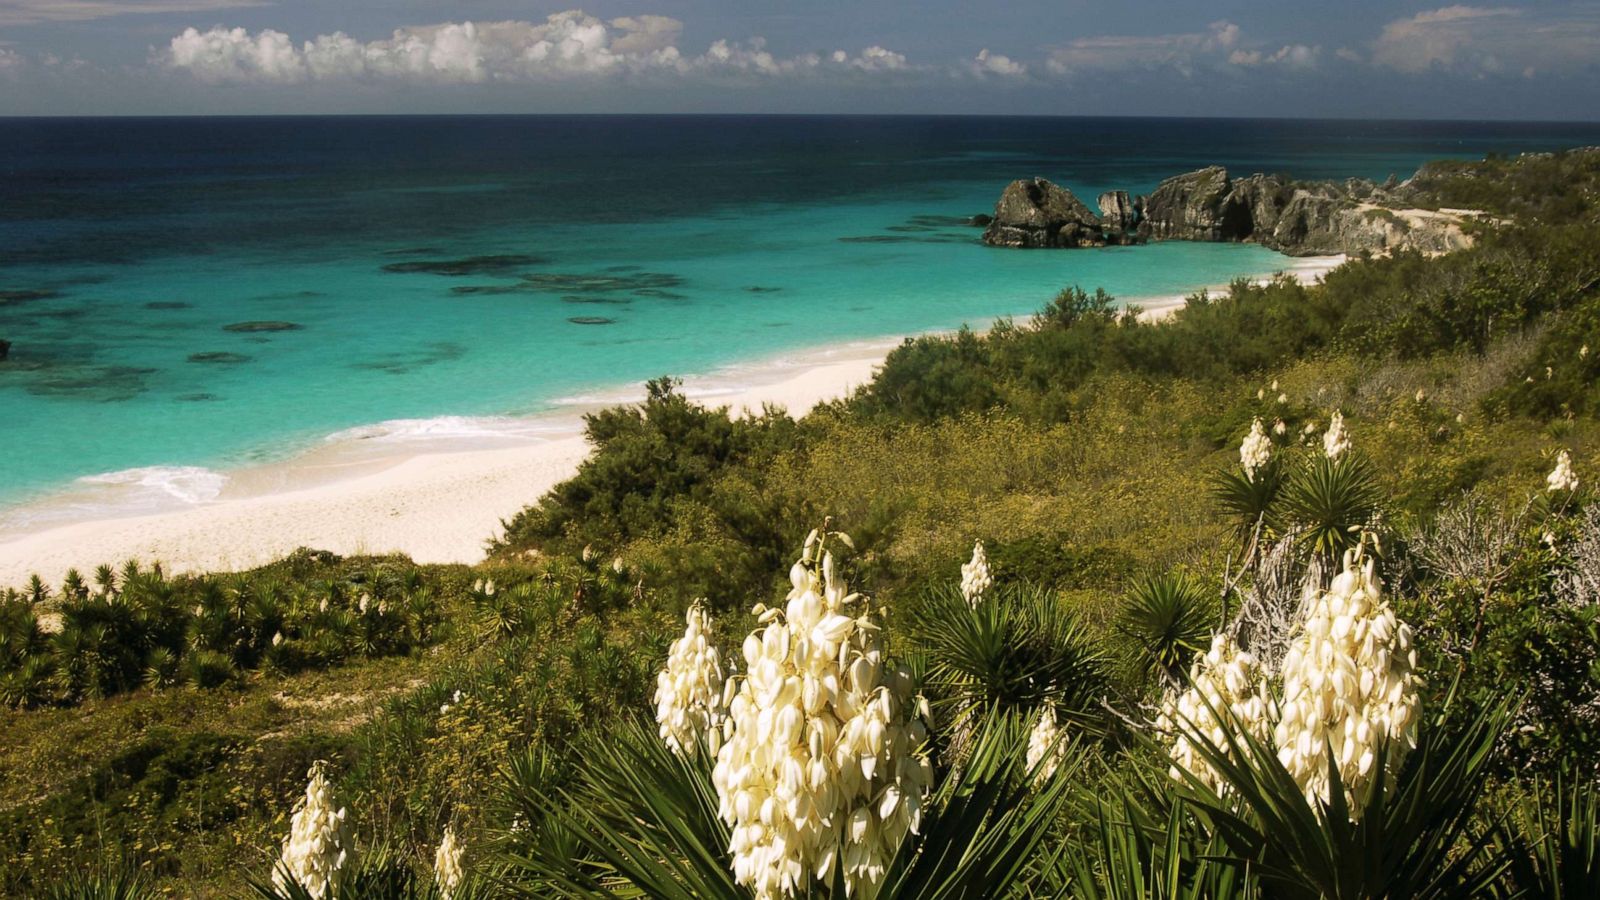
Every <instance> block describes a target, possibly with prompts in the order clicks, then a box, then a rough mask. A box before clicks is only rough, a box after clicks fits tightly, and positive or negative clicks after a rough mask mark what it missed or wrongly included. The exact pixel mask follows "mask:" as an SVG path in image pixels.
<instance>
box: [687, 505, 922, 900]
mask: <svg viewBox="0 0 1600 900" xmlns="http://www.w3.org/2000/svg"><path fill="white" fill-rule="evenodd" d="M833 538H837V539H838V540H840V541H841V542H846V543H847V542H848V538H846V537H844V536H843V535H832V534H822V535H819V534H818V533H817V532H813V533H812V535H811V537H809V538H807V540H806V549H805V554H804V556H802V558H801V560H800V561H799V562H797V563H795V565H794V568H793V569H791V570H790V573H789V578H790V581H791V582H792V583H793V585H794V589H793V590H791V591H790V592H789V595H788V597H787V602H786V605H785V606H784V607H783V608H781V609H770V610H769V609H765V608H764V607H761V606H757V607H756V612H757V614H758V615H760V616H761V621H762V622H763V623H764V625H763V626H762V627H760V628H758V629H757V630H756V631H754V632H752V633H751V634H750V636H749V637H747V638H745V641H744V648H743V649H744V659H745V675H744V676H743V678H742V679H740V680H739V681H738V682H737V692H736V693H735V694H734V696H733V698H732V702H731V703H730V705H729V709H728V721H727V724H726V725H725V726H724V737H725V740H724V742H723V745H722V749H721V751H720V752H719V753H718V755H717V764H716V767H715V769H714V770H713V772H712V780H713V782H714V784H715V786H716V789H717V801H718V811H719V813H720V815H721V816H722V818H723V820H724V821H726V822H727V823H728V825H729V827H730V828H731V830H732V836H731V843H730V847H729V851H730V853H731V854H732V856H733V871H734V877H735V879H736V880H737V881H738V882H739V883H740V884H742V885H744V886H745V887H747V888H749V889H750V890H751V891H752V892H753V893H754V894H755V896H756V897H757V898H758V900H776V898H779V897H784V896H793V895H795V894H798V893H802V892H804V891H805V890H806V886H807V882H808V880H810V879H815V880H816V881H817V882H819V883H827V882H828V881H830V880H832V879H833V878H834V877H835V874H836V872H840V873H842V874H843V876H844V881H845V885H846V887H847V889H848V890H849V891H850V892H851V895H852V896H860V897H868V898H870V897H871V896H873V895H874V893H875V892H876V890H877V887H878V885H879V883H880V882H881V881H882V879H883V876H884V874H885V873H886V872H887V870H888V866H889V863H890V861H891V860H892V859H893V858H894V855H895V853H896V851H897V850H898V849H899V847H900V844H901V842H902V841H904V840H905V837H906V835H907V834H912V833H915V832H916V831H917V830H918V828H919V827H920V826H921V822H922V809H923V803H924V800H925V797H926V795H927V792H928V790H929V788H930V786H931V784H932V780H933V770H932V767H931V766H930V765H929V763H928V760H927V757H926V755H925V753H924V751H923V745H924V744H925V742H926V740H927V736H928V731H927V725H926V718H927V715H928V708H927V701H926V700H924V699H923V698H921V697H920V696H913V695H912V681H911V675H910V673H909V672H907V671H906V670H905V669H904V668H902V667H893V668H890V667H886V665H885V662H884V658H883V650H882V648H881V646H880V645H879V632H878V627H877V626H876V625H875V624H874V623H873V621H872V619H871V616H870V612H869V610H868V609H867V608H866V604H865V601H864V600H863V599H862V598H860V596H859V595H850V594H848V592H847V589H846V587H845V584H844V581H843V579H842V578H841V577H840V576H839V574H838V573H837V572H836V571H835V568H834V561H833V554H832V553H831V552H828V551H827V549H826V544H827V543H828V541H829V540H830V539H833ZM852 610H857V612H856V613H855V614H854V615H852Z"/></svg>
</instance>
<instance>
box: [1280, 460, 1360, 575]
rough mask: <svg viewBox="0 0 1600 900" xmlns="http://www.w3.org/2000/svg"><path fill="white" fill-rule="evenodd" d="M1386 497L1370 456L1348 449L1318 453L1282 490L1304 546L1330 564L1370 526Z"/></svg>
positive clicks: (1286, 509)
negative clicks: (1330, 456) (1336, 454)
mask: <svg viewBox="0 0 1600 900" xmlns="http://www.w3.org/2000/svg"><path fill="white" fill-rule="evenodd" d="M1382 499H1383V494H1382V489H1381V488H1380V486H1379V484H1378V479H1377V474H1376V473H1375V472H1374V471H1373V468H1372V465H1371V464H1370V463H1368V462H1367V461H1366V458H1365V457H1363V456H1361V455H1359V454H1357V453H1354V452H1347V453H1343V454H1341V455H1340V456H1339V458H1337V459H1328V458H1327V457H1326V456H1316V457H1313V458H1312V459H1311V461H1310V463H1309V464H1308V465H1307V466H1306V468H1305V469H1303V470H1301V471H1299V472H1296V473H1295V474H1294V476H1293V477H1291V478H1290V479H1289V482H1288V484H1287V485H1286V486H1285V488H1284V491H1283V511H1284V516H1285V518H1286V520H1287V521H1289V522H1291V523H1292V524H1293V525H1294V526H1295V528H1296V529H1298V530H1299V534H1300V543H1301V547H1302V548H1303V549H1305V550H1306V551H1307V552H1309V553H1310V554H1311V555H1312V556H1314V557H1315V558H1316V559H1317V560H1319V561H1321V562H1322V563H1323V567H1324V568H1325V569H1326V568H1328V567H1330V566H1331V565H1332V564H1333V563H1334V562H1335V561H1336V560H1338V558H1339V556H1340V555H1341V554H1343V553H1344V551H1346V550H1349V549H1351V548H1352V547H1354V546H1355V545H1356V544H1357V542H1359V540H1360V537H1361V532H1362V531H1364V530H1368V529H1370V528H1371V527H1372V526H1373V524H1374V520H1375V519H1376V518H1377V513H1378V506H1379V503H1380V502H1381V501H1382Z"/></svg>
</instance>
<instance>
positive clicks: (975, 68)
mask: <svg viewBox="0 0 1600 900" xmlns="http://www.w3.org/2000/svg"><path fill="white" fill-rule="evenodd" d="M969 68H970V69H971V71H972V72H973V73H974V74H976V75H1002V76H1005V77H1008V78H1020V77H1022V76H1023V75H1026V74H1028V67H1027V66H1026V65H1023V64H1022V63H1019V62H1017V61H1015V60H1013V59H1012V58H1011V57H1009V56H1004V55H1002V54H999V53H990V52H989V48H988V47H985V48H983V49H982V50H979V51H978V55H977V56H975V57H973V58H972V60H971V62H970V64H969Z"/></svg>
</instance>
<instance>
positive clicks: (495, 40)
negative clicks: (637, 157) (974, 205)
mask: <svg viewBox="0 0 1600 900" xmlns="http://www.w3.org/2000/svg"><path fill="white" fill-rule="evenodd" d="M573 2H576V0H565V2H553V3H544V2H537V0H523V2H511V0H459V2H452V3H442V2H430V0H0V115H99V114H117V115H145V114H148V115H173V114H185V115H187V114H284V113H424V112H457V113H570V112H664V113H669V112H773V113H817V112H827V113H989V114H1006V115H1021V114H1038V115H1132V116H1271V117H1282V116H1308V117H1357V118H1438V119H1550V120H1590V121H1592V120H1596V119H1600V2H1559V0H1551V2H1526V3H1520V4H1509V3H1508V4H1504V5H1493V6H1491V5H1464V4H1463V5H1449V6H1440V5H1438V0H1433V2H1422V3H1396V2H1374V0H1322V2H1315V3H1310V2H1302V0H1227V2H1202V0H1120V2H1119V0H1110V2H1108V0H1092V2H1080V0H1048V2H1046V0H1021V2H1012V3H999V2H988V3H982V2H968V0H923V2H920V3H906V2H889V0H850V2H845V0H797V2H789V3H780V2H775V0H585V2H583V3H582V5H581V6H570V5H568V4H569V3H573Z"/></svg>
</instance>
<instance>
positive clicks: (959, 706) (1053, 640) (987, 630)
mask: <svg viewBox="0 0 1600 900" xmlns="http://www.w3.org/2000/svg"><path fill="white" fill-rule="evenodd" d="M910 639H911V645H912V647H913V648H914V649H915V650H916V651H917V653H918V655H919V656H921V657H922V659H923V661H924V663H925V665H926V667H927V686H928V688H929V689H930V693H931V694H932V697H933V702H934V706H935V709H936V712H937V719H938V721H940V722H947V723H951V725H950V727H951V728H952V729H959V730H961V731H963V732H968V731H970V730H971V729H972V728H973V727H974V726H975V725H976V723H977V722H978V720H980V719H981V718H982V717H983V716H985V715H987V714H989V713H990V712H991V711H999V712H1001V713H1007V714H1010V713H1015V714H1020V715H1025V716H1028V717H1030V720H1031V717H1034V716H1037V715H1038V709H1039V708H1040V707H1041V706H1043V705H1045V704H1047V703H1048V704H1053V705H1054V706H1055V707H1056V708H1057V709H1058V710H1060V711H1061V712H1063V713H1065V714H1066V715H1067V716H1068V717H1069V718H1077V719H1079V720H1080V721H1081V720H1083V719H1085V718H1087V717H1088V716H1089V715H1090V710H1091V708H1092V705H1093V704H1094V702H1095V701H1096V700H1097V699H1098V698H1099V697H1100V696H1101V695H1102V694H1103V693H1104V690H1105V688H1106V685H1107V675H1106V659H1105V655H1104V654H1103V652H1102V651H1101V650H1100V649H1099V648H1097V647H1096V646H1095V644H1094V642H1093V641H1092V640H1091V639H1090V637H1089V636H1088V634H1087V632H1086V631H1085V630H1084V629H1083V627H1082V626H1081V625H1080V624H1079V621H1078V618H1077V616H1076V614H1075V613H1074V611H1073V610H1072V609H1071V608H1069V607H1068V606H1067V605H1066V604H1064V603H1062V602H1061V600H1060V598H1059V597H1058V596H1057V595H1056V594H1055V593H1054V592H1052V591H1048V590H1044V589H1042V588H1038V587H1035V586H1032V585H1020V586H1007V587H1003V588H999V589H991V592H990V594H987V595H985V597H984V599H983V601H982V602H980V603H979V604H978V605H977V606H976V607H973V606H970V605H968V603H967V601H966V599H965V598H964V597H962V596H961V592H960V591H959V590H958V589H956V588H955V587H940V588H936V589H933V590H932V591H930V592H928V593H927V594H925V595H924V597H923V602H922V603H921V604H920V605H919V606H918V608H917V609H916V610H915V611H914V612H913V614H912V622H911V628H910Z"/></svg>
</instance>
